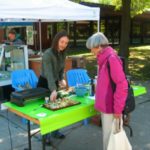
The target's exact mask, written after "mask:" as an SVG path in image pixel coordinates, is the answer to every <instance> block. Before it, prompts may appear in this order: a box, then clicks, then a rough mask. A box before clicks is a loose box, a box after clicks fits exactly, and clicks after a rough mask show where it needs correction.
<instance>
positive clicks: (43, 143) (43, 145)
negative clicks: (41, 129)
mask: <svg viewBox="0 0 150 150" xmlns="http://www.w3.org/2000/svg"><path fill="white" fill-rule="evenodd" d="M45 140H46V136H45V135H42V150H45V142H46V141H45Z"/></svg>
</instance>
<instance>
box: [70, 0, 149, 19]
mask: <svg viewBox="0 0 150 150" xmlns="http://www.w3.org/2000/svg"><path fill="white" fill-rule="evenodd" d="M72 1H74V2H78V3H79V2H91V3H98V4H106V5H114V6H115V8H116V10H119V9H121V8H122V0H72ZM130 8H131V11H130V14H131V17H134V16H136V15H137V14H142V13H143V12H144V11H146V10H149V9H150V0H131V6H130ZM149 11H150V10H149Z"/></svg>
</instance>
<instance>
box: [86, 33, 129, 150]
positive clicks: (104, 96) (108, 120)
mask: <svg viewBox="0 0 150 150" xmlns="http://www.w3.org/2000/svg"><path fill="white" fill-rule="evenodd" d="M86 46H87V48H88V49H91V52H92V53H93V54H94V55H96V57H97V63H98V79H97V86H96V93H95V109H96V110H98V111H99V112H101V120H102V132H103V150H107V146H108V140H109V136H110V132H111V129H112V123H113V120H114V118H116V119H120V118H121V116H122V111H123V108H124V106H125V100H126V97H127V92H128V83H127V80H126V77H125V74H124V71H123V67H122V61H121V60H120V58H119V57H118V55H117V53H116V52H115V50H114V49H113V48H112V47H110V46H109V42H108V39H107V38H106V36H105V35H104V34H103V33H101V32H98V33H95V34H93V35H92V36H91V37H89V38H88V40H87V42H86ZM111 80H112V81H113V82H114V83H115V85H116V87H115V91H114V89H113V87H112V83H111V82H112V81H111Z"/></svg>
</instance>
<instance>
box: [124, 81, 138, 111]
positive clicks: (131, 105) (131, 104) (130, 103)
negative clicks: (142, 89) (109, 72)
mask: <svg viewBox="0 0 150 150" xmlns="http://www.w3.org/2000/svg"><path fill="white" fill-rule="evenodd" d="M134 109H135V99H134V93H133V88H132V87H131V86H130V84H129V82H128V96H127V99H126V104H125V107H124V110H123V114H128V113H130V112H132V111H133V110H134Z"/></svg>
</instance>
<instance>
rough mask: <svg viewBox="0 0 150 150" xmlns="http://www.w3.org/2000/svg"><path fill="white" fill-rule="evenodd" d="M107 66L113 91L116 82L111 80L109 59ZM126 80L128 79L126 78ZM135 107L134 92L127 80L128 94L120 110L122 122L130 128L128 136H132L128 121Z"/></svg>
mask: <svg viewBox="0 0 150 150" xmlns="http://www.w3.org/2000/svg"><path fill="white" fill-rule="evenodd" d="M107 66H108V73H109V77H110V81H111V86H112V89H113V92H115V90H116V84H115V83H114V82H113V80H112V78H111V74H110V64H109V61H108V63H107ZM127 81H128V80H127ZM134 109H135V98H134V93H133V88H132V87H131V85H130V83H129V81H128V95H127V98H126V103H125V106H124V109H123V112H122V115H123V116H122V117H123V124H124V125H125V126H127V127H128V128H129V129H130V136H133V131H132V128H131V126H130V125H129V121H130V113H131V112H132V111H133V110H134Z"/></svg>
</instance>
